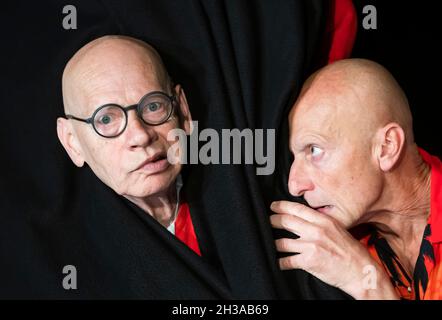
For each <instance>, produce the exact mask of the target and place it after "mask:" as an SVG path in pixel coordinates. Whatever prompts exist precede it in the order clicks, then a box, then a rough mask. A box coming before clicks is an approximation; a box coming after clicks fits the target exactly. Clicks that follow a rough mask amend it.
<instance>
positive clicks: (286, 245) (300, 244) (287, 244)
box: [275, 238, 306, 253]
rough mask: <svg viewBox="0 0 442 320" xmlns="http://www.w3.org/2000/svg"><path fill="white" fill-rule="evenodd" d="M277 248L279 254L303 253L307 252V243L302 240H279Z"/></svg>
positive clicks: (276, 242)
mask: <svg viewBox="0 0 442 320" xmlns="http://www.w3.org/2000/svg"><path fill="white" fill-rule="evenodd" d="M275 246H276V250H277V251H279V252H292V253H302V252H304V251H305V250H306V243H305V242H304V241H302V240H300V239H289V238H282V239H278V240H275Z"/></svg>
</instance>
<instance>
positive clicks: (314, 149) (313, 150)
mask: <svg viewBox="0 0 442 320" xmlns="http://www.w3.org/2000/svg"><path fill="white" fill-rule="evenodd" d="M322 152H323V150H322V149H321V148H318V147H316V146H311V147H310V153H311V155H312V157H318V156H320V155H321V154H322Z"/></svg>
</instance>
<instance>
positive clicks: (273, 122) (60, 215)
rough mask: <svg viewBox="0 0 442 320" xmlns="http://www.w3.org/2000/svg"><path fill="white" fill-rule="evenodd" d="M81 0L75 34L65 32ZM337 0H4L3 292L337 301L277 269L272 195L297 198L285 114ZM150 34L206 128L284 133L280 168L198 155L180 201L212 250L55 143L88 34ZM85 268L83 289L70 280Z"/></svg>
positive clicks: (328, 291) (0, 139) (303, 278)
mask: <svg viewBox="0 0 442 320" xmlns="http://www.w3.org/2000/svg"><path fill="white" fill-rule="evenodd" d="M68 4H69V5H74V6H75V7H76V9H77V14H78V28H77V29H76V30H65V29H63V27H62V20H63V18H64V16H65V15H64V14H63V13H62V9H63V7H64V6H65V5H68ZM326 4H327V2H325V1H319V0H314V1H312V0H308V1H301V0H292V1H289V0H281V1H245V0H242V1H233V0H232V1H202V0H201V1H198V0H193V1H190V0H188V1H150V0H144V1H142V0H132V1H125V2H120V1H116V0H110V1H78V0H75V1H69V3H63V2H60V1H55V0H54V1H45V2H44V3H43V2H38V3H37V2H31V1H29V2H23V1H15V2H13V3H8V4H2V14H1V19H0V26H1V30H2V31H1V32H2V41H3V48H2V49H3V50H2V59H1V60H2V72H1V77H2V86H1V87H2V94H1V107H2V125H1V126H0V148H1V150H2V157H1V159H0V163H1V165H2V166H1V167H2V169H3V170H2V173H1V179H0V284H1V285H0V297H1V298H69V299H77V298H149V299H158V298H166V299H169V298H172V299H191V298H200V299H212V298H240V299H244V298H247V299H274V298H341V297H345V295H343V294H341V293H340V292H339V291H338V290H335V289H333V288H330V287H328V286H326V285H325V284H323V283H322V282H319V281H317V280H315V279H314V278H313V277H311V276H308V275H306V274H305V273H304V272H300V271H290V272H286V273H282V272H280V271H279V270H278V267H277V263H276V257H277V255H276V253H275V250H274V245H273V236H274V235H273V233H272V230H271V228H270V226H269V223H268V216H269V209H268V208H269V203H270V201H271V200H273V199H276V198H288V193H287V190H286V186H285V185H286V176H287V169H288V165H289V161H290V157H289V155H288V152H287V147H286V143H287V141H286V134H287V123H286V118H285V117H286V114H287V111H288V109H289V107H290V106H291V105H292V103H293V101H294V98H295V97H296V94H297V92H298V90H299V89H300V86H301V84H302V81H303V79H304V78H305V77H306V76H307V75H308V74H309V73H310V72H311V70H312V68H313V65H314V61H313V60H314V58H313V57H315V55H317V48H318V47H319V46H320V43H321V41H322V39H321V37H322V31H323V29H324V17H325V14H326V11H327V6H326ZM106 34H123V35H129V36H133V37H136V38H140V39H142V40H144V41H147V42H148V43H150V44H152V45H153V46H154V47H155V48H156V49H157V50H158V51H159V53H160V55H161V56H162V57H163V59H164V61H165V64H166V66H167V68H168V70H169V71H170V74H171V75H172V77H173V79H174V81H175V82H176V83H180V84H182V85H183V87H184V89H185V91H186V94H187V98H188V101H189V104H190V108H191V112H192V115H193V118H194V120H198V121H199V125H200V129H203V128H214V129H216V130H221V129H223V128H226V129H230V128H238V129H239V130H242V129H244V128H251V129H255V128H263V129H276V138H277V141H278V154H277V168H276V172H275V174H274V175H273V176H266V177H265V176H262V177H257V176H256V174H255V168H254V166H252V165H243V166H240V165H214V166H197V165H190V166H188V167H187V168H186V173H185V177H186V179H185V180H186V182H185V186H184V192H185V196H186V198H187V201H188V203H189V205H190V208H191V214H192V218H193V220H194V224H195V228H196V232H197V235H198V239H199V242H200V245H201V250H202V254H203V258H200V257H198V256H196V255H195V254H194V253H193V252H192V251H190V250H189V249H188V248H187V247H186V246H185V245H183V244H182V243H180V242H179V241H177V240H176V239H175V238H174V237H173V236H172V235H171V234H169V233H168V232H167V231H166V230H165V229H164V228H162V227H161V226H160V225H159V224H158V223H157V222H156V221H154V220H153V219H152V218H151V217H150V216H148V215H146V214H145V213H143V212H140V210H139V209H138V208H136V207H135V206H133V205H132V204H131V203H129V202H127V201H125V200H123V199H122V198H120V197H118V196H116V194H115V193H114V192H113V191H112V190H110V189H109V188H107V187H106V186H105V185H104V184H102V183H101V182H100V181H99V180H98V179H97V178H96V177H95V176H94V174H93V173H92V172H91V171H90V169H89V168H88V167H84V168H81V169H78V168H76V167H74V165H73V164H72V163H71V162H70V160H69V158H68V157H67V155H66V153H65V152H64V150H63V149H62V147H61V144H60V143H59V142H58V139H57V137H56V130H55V128H56V118H57V117H58V116H61V115H62V114H63V105H62V97H61V75H62V71H63V67H64V65H65V64H66V62H67V61H68V59H69V58H70V57H71V56H72V55H73V54H74V53H75V52H76V51H77V50H78V49H79V48H80V47H81V46H83V45H84V44H86V43H87V42H89V41H91V40H93V39H95V38H97V37H99V36H102V35H106ZM66 265H73V266H75V267H76V269H77V276H78V278H77V279H78V288H77V290H65V289H63V287H62V280H63V277H64V276H66V275H65V274H63V273H62V271H63V267H64V266H66Z"/></svg>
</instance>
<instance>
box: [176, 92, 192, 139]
mask: <svg viewBox="0 0 442 320" xmlns="http://www.w3.org/2000/svg"><path fill="white" fill-rule="evenodd" d="M175 94H176V97H177V100H178V104H179V107H180V110H179V112H180V113H181V116H180V118H181V123H180V125H181V127H182V128H183V129H184V131H185V132H186V134H188V135H190V134H191V131H192V115H191V114H190V110H189V105H188V104H187V99H186V94H185V93H184V90H183V88H182V87H181V86H180V85H179V84H177V85H176V86H175Z"/></svg>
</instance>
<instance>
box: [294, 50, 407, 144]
mask: <svg viewBox="0 0 442 320" xmlns="http://www.w3.org/2000/svg"><path fill="white" fill-rule="evenodd" d="M332 101H333V102H332ZM330 102H332V103H330ZM294 107H295V108H294V109H300V110H299V112H302V111H307V110H308V109H312V108H321V109H322V110H321V111H322V112H323V114H328V113H331V114H334V115H337V116H339V117H341V118H343V120H345V122H346V125H347V126H353V128H358V129H359V130H361V129H366V130H367V132H366V134H369V133H370V132H371V133H374V132H375V130H376V129H377V128H379V127H382V126H384V125H386V124H387V123H389V122H395V123H397V124H399V125H400V126H401V127H402V129H403V130H404V132H405V136H406V141H407V143H413V140H414V138H413V130H412V116H411V112H410V108H409V105H408V100H407V98H406V96H405V94H404V92H403V90H402V89H401V88H400V86H399V84H398V83H397V81H396V80H395V79H394V78H393V76H392V75H391V74H390V73H389V72H388V71H387V70H386V69H385V68H384V67H382V66H381V65H379V64H377V63H375V62H373V61H369V60H364V59H346V60H340V61H337V62H335V63H333V64H330V65H328V66H326V67H324V68H323V69H321V70H319V71H317V72H316V73H314V74H313V75H311V76H310V77H309V78H308V79H307V81H306V82H305V84H304V86H303V88H302V91H301V94H300V97H299V99H298V101H297V103H296V104H295V106H294ZM301 109H302V110H301ZM293 111H294V110H292V112H293Z"/></svg>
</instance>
